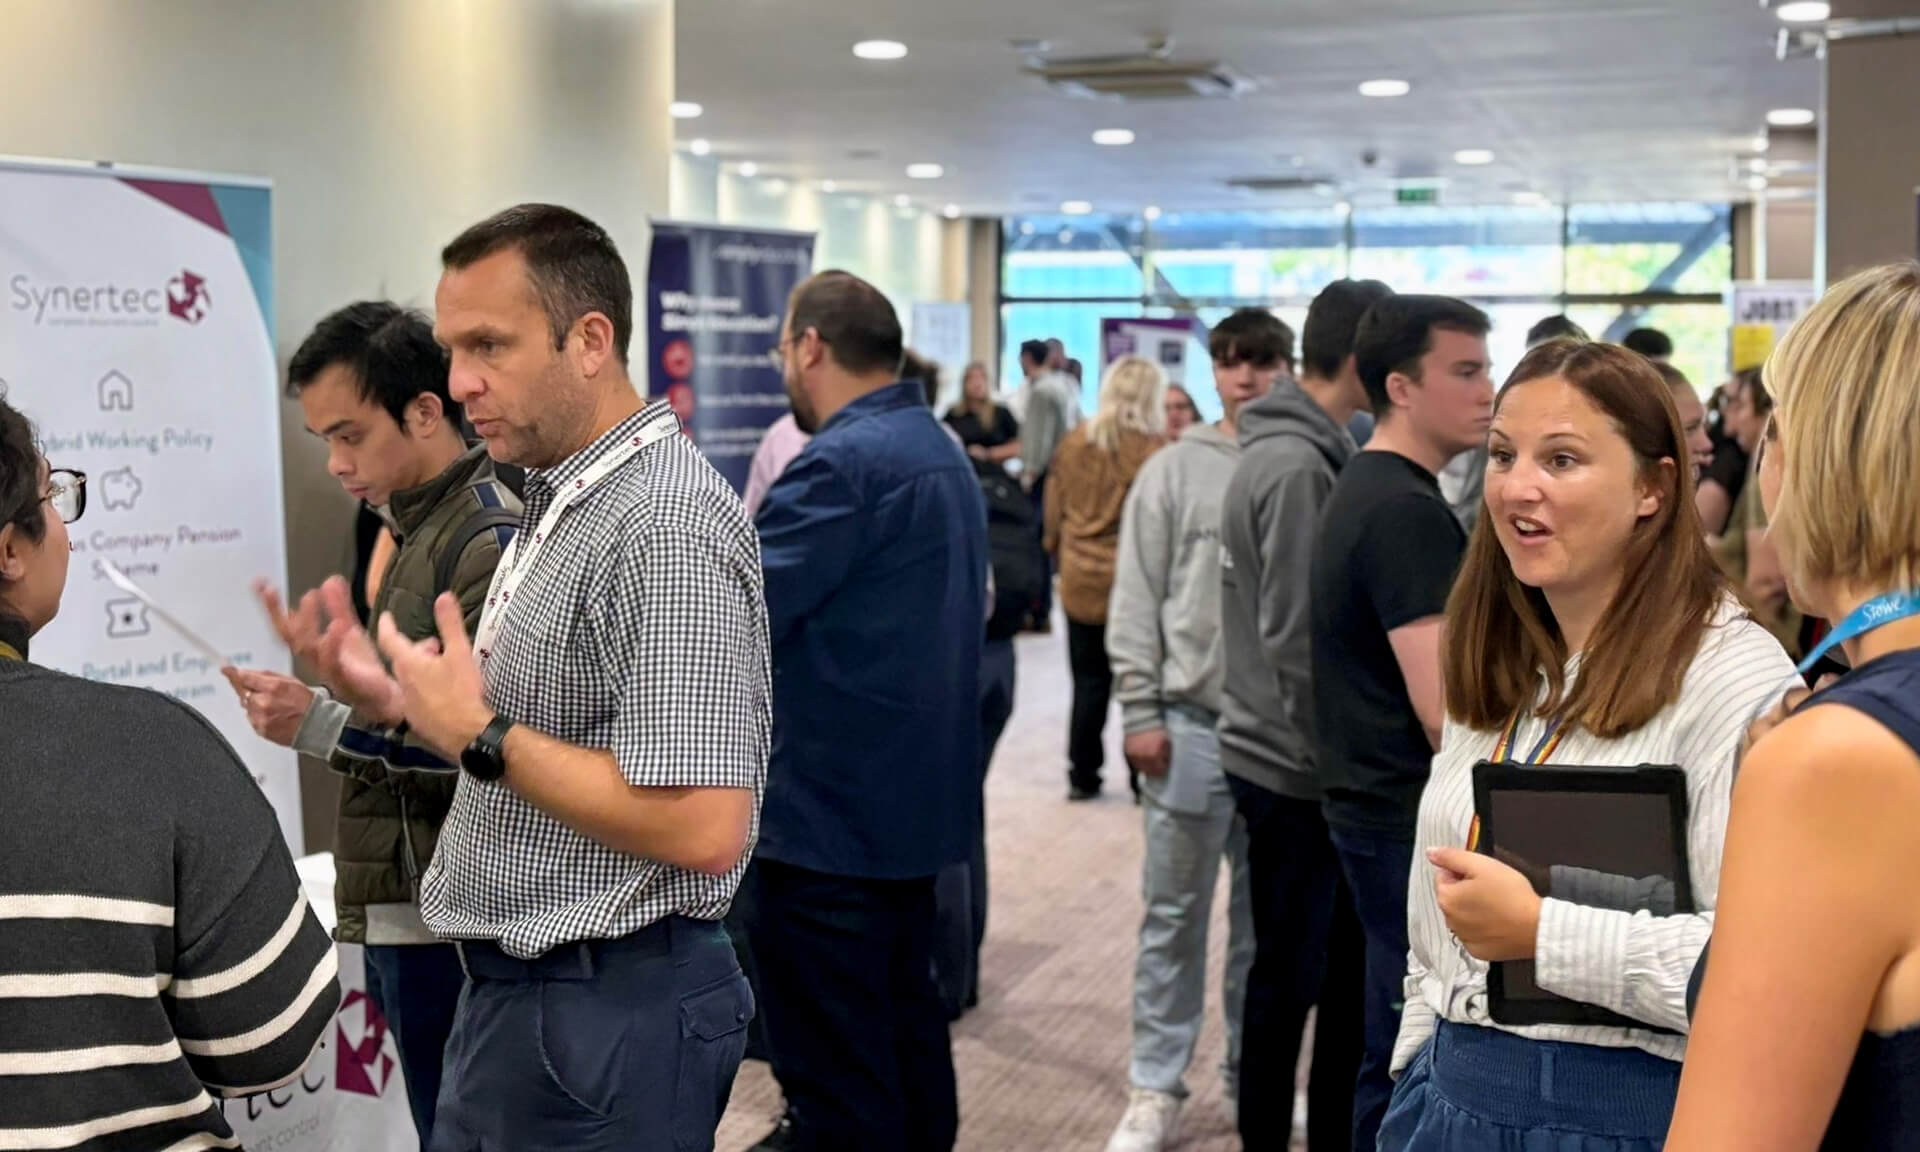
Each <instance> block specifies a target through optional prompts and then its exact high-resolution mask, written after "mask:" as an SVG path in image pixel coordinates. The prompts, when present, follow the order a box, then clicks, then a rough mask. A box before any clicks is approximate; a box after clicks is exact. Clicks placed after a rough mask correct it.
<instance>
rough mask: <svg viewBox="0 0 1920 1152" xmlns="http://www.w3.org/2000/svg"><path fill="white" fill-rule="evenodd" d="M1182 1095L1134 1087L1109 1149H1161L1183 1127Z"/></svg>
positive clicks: (1133, 1151)
mask: <svg viewBox="0 0 1920 1152" xmlns="http://www.w3.org/2000/svg"><path fill="white" fill-rule="evenodd" d="M1180 1104H1181V1100H1180V1097H1178V1096H1175V1095H1173V1094H1172V1093H1170V1092H1155V1091H1154V1090H1153V1089H1151V1088H1135V1089H1134V1090H1133V1098H1132V1099H1131V1100H1130V1101H1128V1103H1127V1114H1126V1115H1125V1116H1122V1117H1121V1118H1120V1127H1118V1128H1115V1129H1114V1130H1113V1138H1112V1139H1110V1140H1108V1141H1107V1152H1161V1149H1163V1148H1165V1147H1166V1146H1167V1145H1169V1144H1171V1143H1173V1140H1174V1137H1175V1136H1176V1135H1177V1134H1178V1133H1179V1131H1180Z"/></svg>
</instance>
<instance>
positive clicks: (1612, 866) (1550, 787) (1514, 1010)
mask: <svg viewBox="0 0 1920 1152" xmlns="http://www.w3.org/2000/svg"><path fill="white" fill-rule="evenodd" d="M1473 808H1474V813H1475V815H1476V816H1477V817H1478V825H1479V838H1478V842H1477V844H1476V845H1474V847H1476V848H1477V849H1478V850H1479V851H1480V852H1483V853H1485V854H1486V855H1489V856H1493V857H1495V858H1497V859H1500V860H1504V861H1505V862H1507V863H1508V864H1510V865H1512V866H1514V867H1515V868H1518V869H1519V870H1520V871H1521V872H1522V873H1524V874H1525V875H1526V876H1527V878H1528V879H1529V880H1531V881H1532V882H1533V888H1534V891H1536V892H1538V893H1539V894H1540V895H1541V896H1542V897H1549V896H1550V897H1553V898H1554V899H1557V900H1564V901H1567V902H1568V903H1572V904H1584V905H1587V906H1589V907H1595V908H1612V909H1617V910H1619V911H1623V912H1648V913H1650V914H1652V915H1655V916H1672V915H1677V914H1682V913H1687V912H1692V911H1693V910H1694V907H1693V883H1692V873H1691V871H1690V870H1689V869H1688V866H1687V865H1688V860H1687V776H1686V773H1685V772H1684V771H1682V770H1681V769H1680V768H1678V767H1675V766H1673V765H1669V764H1642V765H1638V766H1636V767H1632V768H1587V767H1570V766H1561V765H1554V764H1537V765H1527V764H1513V763H1499V764H1496V763H1493V762H1491V761H1486V760H1482V761H1481V762H1480V763H1478V764H1476V765H1474V768H1473ZM1487 992H1488V1010H1489V1012H1490V1013H1491V1014H1492V1016H1493V1018H1494V1020H1496V1021H1498V1022H1499V1023H1501V1024H1511V1025H1525V1024H1599V1025H1606V1026H1609V1027H1616V1028H1640V1029H1648V1030H1655V1031H1658V1029H1654V1028H1653V1026H1652V1025H1650V1024H1647V1023H1645V1022H1643V1021H1639V1020H1634V1019H1632V1018H1630V1017H1627V1016H1622V1015H1620V1014H1619V1013H1617V1012H1612V1011H1609V1010H1607V1009H1605V1008H1598V1007H1595V1006H1594V1005H1591V1004H1583V1003H1580V1002H1579V1001H1577V1000H1569V999H1567V998H1566V997H1564V996H1557V995H1555V994H1553V993H1551V992H1548V991H1545V990H1544V989H1542V988H1541V987H1540V986H1539V985H1538V984H1536V983H1534V979H1533V961H1531V960H1515V961H1505V962H1501V963H1496V964H1493V965H1491V966H1489V970H1488V972H1487Z"/></svg>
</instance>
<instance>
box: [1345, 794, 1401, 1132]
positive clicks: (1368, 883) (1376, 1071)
mask: <svg viewBox="0 0 1920 1152" xmlns="http://www.w3.org/2000/svg"><path fill="white" fill-rule="evenodd" d="M1329 831H1330V833H1331V834H1332V837H1333V846H1334V849H1335V850H1336V851H1337V852H1338V853H1339V855H1340V871H1341V873H1342V874H1343V875H1344V876H1345V877H1346V879H1347V889H1348V891H1350V892H1352V893H1353V910H1354V912H1355V913H1356V914H1358V916H1359V917H1360V928H1361V931H1362V932H1363V933H1364V934H1365V936H1366V950H1367V960H1366V1000H1365V1004H1366V1009H1365V1011H1366V1023H1365V1029H1364V1035H1365V1037H1366V1049H1365V1051H1364V1052H1363V1053H1362V1055H1361V1057H1360V1074H1359V1076H1358V1077H1357V1078H1356V1079H1355V1081H1354V1085H1353V1147H1354V1150H1355V1152H1362V1150H1371V1149H1372V1148H1373V1146H1374V1145H1375V1143H1377V1142H1378V1140H1379V1134H1380V1118H1381V1117H1382V1116H1384V1115H1386V1111H1387V1100H1388V1098H1389V1097H1391V1096H1392V1095H1393V1080H1392V1079H1391V1078H1390V1077H1389V1076H1388V1075H1387V1068H1388V1066H1389V1065H1391V1064H1392V1062H1393V1042H1394V1040H1395V1039H1396V1038H1398V1036H1399V1035H1400V1010H1401V1009H1402V1008H1403V1007H1404V1006H1405V1000H1406V982H1407V881H1408V878H1409V877H1410V876H1411V875H1412V872H1413V841H1412V839H1411V838H1410V837H1407V836H1401V835H1396V834H1393V833H1382V832H1365V831H1360V830H1358V829H1350V828H1332V829H1329Z"/></svg>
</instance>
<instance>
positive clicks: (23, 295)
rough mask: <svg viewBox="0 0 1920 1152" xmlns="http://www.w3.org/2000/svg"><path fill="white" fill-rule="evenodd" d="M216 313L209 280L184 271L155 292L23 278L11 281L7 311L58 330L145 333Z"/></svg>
mask: <svg viewBox="0 0 1920 1152" xmlns="http://www.w3.org/2000/svg"><path fill="white" fill-rule="evenodd" d="M212 307H213V295H212V293H210V292H209V291H208V290H207V281H206V279H205V278H204V277H202V276H199V275H196V274H195V273H193V272H190V271H188V270H186V269H184V268H183V269H181V270H180V274H179V275H178V276H174V277H172V278H171V279H169V280H167V281H166V282H165V283H164V284H159V285H155V286H152V287H141V286H137V285H130V284H124V283H119V282H115V281H112V280H101V281H93V282H87V283H73V282H46V281H39V280H35V279H34V278H33V277H31V276H29V275H27V274H26V273H24V272H20V273H16V274H15V275H14V276H13V277H11V278H10V279H9V280H8V281H7V310H8V311H10V312H15V313H18V314H21V315H25V316H28V317H30V318H31V319H32V320H33V322H34V323H35V324H37V325H46V326H49V327H55V328H146V327H152V326H154V325H157V324H159V323H160V321H161V319H162V318H164V317H168V316H171V317H173V318H174V319H175V320H178V321H180V322H181V323H183V324H198V323H200V321H202V320H204V319H206V318H207V312H208V311H209V310H210V309H211V308H212Z"/></svg>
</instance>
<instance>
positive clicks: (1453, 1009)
mask: <svg viewBox="0 0 1920 1152" xmlns="http://www.w3.org/2000/svg"><path fill="white" fill-rule="evenodd" d="M1577 663H1578V662H1577V660H1576V661H1571V662H1569V664H1568V673H1567V675H1568V678H1569V683H1571V680H1572V677H1573V675H1574V674H1575V672H1576V671H1577ZM1798 682H1799V681H1798V678H1797V677H1796V676H1795V674H1794V669H1793V663H1792V661H1790V660H1788V659H1787V655H1786V653H1785V652H1783V651H1782V650H1781V648H1780V644H1779V642H1778V641H1776V640H1775V639H1774V638H1773V637H1772V636H1771V635H1769V634H1768V633H1767V631H1766V629H1764V628H1762V627H1761V626H1760V625H1758V624H1756V623H1755V622H1754V621H1753V620H1752V619H1751V618H1749V617H1748V616H1747V615H1746V614H1745V613H1744V612H1743V611H1742V610H1740V609H1739V608H1738V606H1737V605H1735V604H1734V603H1733V602H1731V601H1729V602H1728V603H1727V604H1726V605H1724V606H1723V607H1722V608H1721V610H1720V611H1719V612H1718V613H1717V614H1716V616H1715V618H1714V623H1713V625H1712V626H1711V627H1709V628H1708V630H1707V633H1706V636H1705V637H1704V638H1703V640H1702V641H1701V645H1700V651H1699V653H1698V654H1697V655H1696V656H1695V657H1694V661H1693V666H1692V668H1691V669H1690V670H1689V671H1688V673H1687V676H1686V679H1685V681H1684V682H1683V684H1682V686H1681V689H1680V698H1679V699H1678V700H1676V701H1675V702H1674V703H1673V704H1671V705H1669V706H1668V707H1667V708H1666V709H1664V710H1663V711H1661V712H1660V713H1659V714H1658V715H1656V716H1655V717H1654V718H1653V719H1652V720H1651V721H1649V722H1648V723H1647V724H1646V725H1644V726H1643V727H1641V728H1639V729H1638V730H1636V731H1634V732H1632V733H1630V734H1628V735H1626V736H1622V737H1620V738H1618V739H1614V740H1601V739H1597V738H1595V737H1594V736H1592V735H1591V734H1589V733H1587V732H1584V731H1571V732H1569V733H1568V734H1567V735H1566V736H1565V737H1564V738H1563V739H1562V740H1561V742H1560V746H1559V748H1558V749H1557V750H1556V751H1555V752H1554V753H1553V756H1552V762H1553V763H1555V764H1566V765H1574V764H1584V765H1595V766H1600V765H1609V766H1612V765H1618V766H1632V765H1636V764H1677V765H1679V766H1680V767H1681V768H1682V769H1683V770H1684V771H1685V772H1686V774H1687V812H1688V817H1687V820H1688V834H1687V849H1688V862H1689V866H1690V871H1691V877H1692V884H1693V897H1694V906H1695V907H1696V909H1698V911H1696V912H1694V913H1691V914H1683V915H1673V916H1654V915H1652V914H1650V913H1647V912H1639V913H1628V912H1620V911H1614V910H1611V909H1601V908H1588V907H1584V906H1581V905H1576V904H1569V903H1567V902H1566V901H1563V900H1555V899H1551V898H1550V899H1547V900H1546V901H1544V902H1543V903H1542V905H1541V909H1540V930H1539V934H1538V936H1537V938H1536V941H1535V956H1534V964H1535V974H1534V975H1535V979H1536V980H1537V981H1538V982H1539V984H1540V986H1541V987H1542V988H1544V989H1546V990H1547V991H1549V992H1554V993H1556V994H1558V995H1561V996H1566V997H1568V998H1570V999H1574V1000H1579V1001H1582V1002H1583V1003H1587V1004H1594V1005H1598V1006H1600V1007H1602V1008H1608V1009H1611V1010H1612V1011H1614V1012H1617V1013H1620V1014H1622V1015H1625V1016H1629V1017H1632V1018H1633V1019H1635V1020H1642V1021H1645V1022H1647V1023H1648V1024H1651V1025H1654V1026H1656V1027H1658V1028H1666V1029H1671V1030H1673V1031H1677V1032H1680V1033H1682V1034H1683V1035H1678V1036H1676V1035H1672V1034H1671V1033H1663V1032H1657V1031H1652V1030H1649V1029H1638V1028H1615V1027H1604V1026H1571V1025H1560V1024H1554V1025H1535V1026H1529V1027H1506V1026H1504V1025H1500V1024H1496V1023H1494V1021H1493V1019H1492V1018H1491V1017H1490V1016H1489V1015H1488V1011H1487V965H1486V964H1485V963H1483V962H1482V961H1479V960H1475V959H1474V958H1473V957H1472V956H1470V955H1468V954H1467V951H1466V949H1465V948H1464V947H1462V946H1461V944H1460V942H1459V941H1458V940H1456V939H1455V938H1454V936H1453V934H1452V933H1451V932H1449V931H1448V930H1447V922H1446V918H1445V917H1444V916H1442V915H1441V913H1440V906H1439V904H1438V903H1437V901H1436V900H1435V897H1434V869H1433V866H1432V865H1430V864H1428V863H1427V860H1426V852H1425V850H1426V849H1427V848H1431V847H1442V846H1454V847H1458V846H1461V845H1463V844H1465V842H1466V838H1467V832H1468V828H1469V826H1470V825H1471V824H1472V822H1473V815H1474V812H1473V766H1474V764H1475V763H1476V762H1478V761H1480V760H1484V759H1487V758H1488V757H1490V756H1491V755H1492V754H1493V750H1494V745H1495V744H1496V743H1498V741H1499V736H1500V734H1499V733H1498V732H1481V731H1475V730H1473V729H1470V728H1465V727H1462V726H1461V725H1458V724H1455V723H1454V722H1453V721H1451V720H1449V721H1448V722H1447V724H1446V728H1445V731H1444V733H1443V734H1442V737H1441V743H1440V751H1439V753H1438V754H1437V755H1436V756H1435V757H1434V759H1433V774H1432V776H1431V777H1430V778H1429V779H1428V781H1427V787H1426V791H1425V793H1424V794H1423V795H1422V797H1421V800H1420V821H1419V833H1418V836H1419V839H1418V840H1417V841H1416V842H1415V853H1414V864H1413V873H1412V876H1411V878H1410V880H1409V885H1408V890H1407V939H1408V945H1409V951H1408V956H1407V968H1408V971H1407V979H1406V1008H1405V1011H1404V1013H1403V1015H1402V1017H1401V1021H1400V1036H1399V1040H1398V1042H1397V1043H1396V1044H1395V1045H1394V1052H1393V1065H1392V1067H1393V1070H1394V1073H1395V1074H1396V1075H1398V1073H1399V1071H1400V1069H1402V1068H1404V1067H1406V1065H1407V1064H1408V1063H1409V1062H1410V1061H1412V1059H1413V1057H1414V1056H1415V1055H1416V1054H1418V1052H1419V1050H1420V1047H1421V1045H1423V1044H1425V1043H1426V1041H1427V1039H1428V1037H1430V1036H1431V1035H1432V1034H1433V1030H1434V1023H1435V1021H1436V1019H1444V1020H1447V1021H1449V1022H1451V1023H1456V1024H1478V1025H1481V1026H1484V1027H1489V1028H1502V1029H1503V1030H1505V1031H1509V1032H1513V1033H1515V1034H1517V1035H1521V1036H1526V1037H1529V1038H1531V1039H1536V1040H1558V1041H1568V1042H1573V1043H1580V1044H1594V1045H1600V1046H1603V1047H1611V1048H1628V1047H1631V1048H1640V1049H1643V1050H1645V1051H1647V1052H1651V1053H1653V1054H1654V1055H1656V1056H1661V1057H1664V1058H1666V1059H1668V1060H1679V1059H1681V1058H1682V1057H1683V1056H1684V1055H1685V1054H1686V1049H1687V1042H1686V1037H1685V1036H1684V1033H1685V1032H1686V1030H1687V1014H1686V992H1687V981H1688V978H1689V977H1690V976H1691V975H1692V974H1693V968H1694V964H1695V962H1696V961H1697V960H1698V959H1699V957H1700V950H1701V949H1702V947H1704V946H1705V944H1706V941H1707V937H1708V936H1709V935H1711V933H1712V931H1713V906H1714V901H1715V898H1716V896H1717V895H1718V892H1719V888H1720V857H1721V852H1722V849H1723V847H1724V846H1725V841H1726V830H1727V810H1728V806H1729V801H1730V799H1731V794H1732V790H1733V773H1734V759H1735V757H1736V756H1737V755H1738V753H1739V747H1740V740H1741V737H1742V736H1743V735H1744V734H1745V732H1746V730H1747V726H1748V724H1749V723H1751V721H1752V720H1753V719H1754V718H1755V717H1756V716H1758V715H1759V714H1760V713H1762V712H1763V711H1765V710H1766V709H1767V708H1769V707H1771V706H1772V705H1773V704H1774V702H1775V701H1777V700H1778V699H1779V698H1780V697H1781V695H1782V694H1784V693H1785V691H1786V690H1787V688H1789V687H1791V686H1792V685H1793V684H1795V683H1798ZM1541 691H1542V695H1543V696H1544V694H1545V682H1544V680H1543V681H1542V689H1541ZM1544 728H1545V722H1544V721H1542V720H1540V719H1539V718H1536V717H1529V718H1528V719H1527V720H1525V721H1524V722H1523V723H1522V724H1521V725H1520V731H1519V732H1518V733H1517V734H1516V737H1515V740H1514V743H1515V744H1516V745H1517V746H1518V748H1519V749H1521V750H1522V751H1521V752H1518V753H1515V755H1516V756H1517V755H1523V754H1524V750H1525V749H1529V748H1532V747H1533V746H1534V743H1535V742H1536V741H1537V740H1539V738H1540V736H1541V734H1542V732H1543V731H1544Z"/></svg>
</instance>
